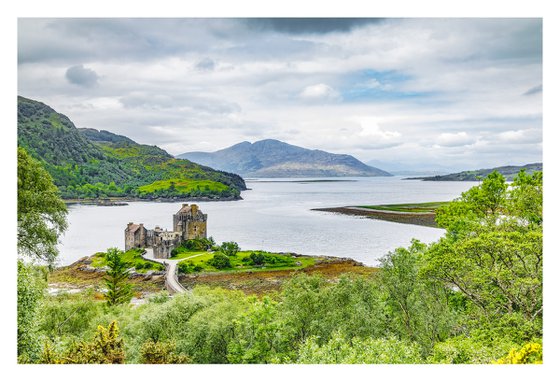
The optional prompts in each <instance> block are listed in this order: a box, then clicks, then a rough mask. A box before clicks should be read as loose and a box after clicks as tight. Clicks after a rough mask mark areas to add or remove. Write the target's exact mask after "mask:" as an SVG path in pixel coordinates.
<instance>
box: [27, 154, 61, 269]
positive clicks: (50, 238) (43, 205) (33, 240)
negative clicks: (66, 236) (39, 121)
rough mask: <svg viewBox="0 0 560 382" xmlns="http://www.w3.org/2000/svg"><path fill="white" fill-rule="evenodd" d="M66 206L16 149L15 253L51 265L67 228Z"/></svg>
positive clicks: (48, 180)
mask: <svg viewBox="0 0 560 382" xmlns="http://www.w3.org/2000/svg"><path fill="white" fill-rule="evenodd" d="M66 214H67V210H66V205H65V204H64V202H63V201H62V200H61V199H60V195H59V192H58V189H57V188H56V186H55V185H54V184H53V182H52V178H51V176H50V175H49V174H48V173H47V172H46V171H45V169H43V167H42V166H41V165H40V164H39V162H37V161H36V160H34V159H33V158H31V157H30V156H29V155H28V154H27V152H26V151H25V150H24V149H23V148H21V147H18V205H17V217H18V230H17V239H18V240H17V243H18V253H19V254H22V255H26V256H30V257H31V258H33V259H40V260H45V261H47V262H48V263H50V264H52V263H53V262H54V260H55V258H56V256H57V255H58V250H57V248H56V245H57V243H58V237H59V236H60V235H61V234H62V232H64V230H65V229H66V227H67V222H66Z"/></svg>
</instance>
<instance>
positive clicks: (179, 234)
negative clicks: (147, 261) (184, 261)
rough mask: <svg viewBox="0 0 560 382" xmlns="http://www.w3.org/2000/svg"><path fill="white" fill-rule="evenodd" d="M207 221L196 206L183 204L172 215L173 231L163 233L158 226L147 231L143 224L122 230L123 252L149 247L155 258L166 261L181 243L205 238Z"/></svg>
mask: <svg viewBox="0 0 560 382" xmlns="http://www.w3.org/2000/svg"><path fill="white" fill-rule="evenodd" d="M207 220H208V215H207V214H204V213H202V211H201V210H199V209H198V206H197V205H196V204H191V205H190V206H189V205H188V204H183V206H182V207H181V209H180V210H179V211H178V212H177V213H176V214H174V215H173V231H167V230H165V231H164V230H162V229H161V228H160V227H159V226H156V227H155V228H154V229H151V230H148V229H146V228H145V227H144V224H134V223H132V222H130V223H128V225H127V226H126V228H125V230H124V243H125V250H127V251H128V250H129V249H131V248H150V247H151V248H153V251H154V257H155V258H158V259H167V258H169V257H171V251H172V250H173V249H175V248H176V247H178V246H179V245H180V244H181V243H182V242H183V241H186V240H191V239H201V238H206V237H207V236H206V235H207V233H206V221H207Z"/></svg>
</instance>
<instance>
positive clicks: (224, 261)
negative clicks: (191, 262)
mask: <svg viewBox="0 0 560 382" xmlns="http://www.w3.org/2000/svg"><path fill="white" fill-rule="evenodd" d="M208 264H209V265H211V266H213V267H214V268H216V269H225V268H231V262H230V260H229V257H228V256H226V255H224V254H222V253H220V252H218V253H216V254H214V256H212V258H211V259H210V260H208Z"/></svg>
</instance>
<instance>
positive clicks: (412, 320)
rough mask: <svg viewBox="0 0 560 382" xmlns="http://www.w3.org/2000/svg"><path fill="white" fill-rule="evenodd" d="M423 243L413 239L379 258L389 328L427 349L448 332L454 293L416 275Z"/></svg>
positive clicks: (450, 325)
mask: <svg viewBox="0 0 560 382" xmlns="http://www.w3.org/2000/svg"><path fill="white" fill-rule="evenodd" d="M426 249H427V247H426V245H425V244H422V243H420V242H419V241H417V240H413V242H412V245H411V246H410V247H409V248H408V249H405V248H397V249H396V250H395V251H393V252H390V253H389V254H388V255H387V256H385V257H384V258H382V260H381V265H382V266H381V286H382V288H383V289H384V290H385V291H386V293H387V300H386V301H387V304H388V308H389V311H390V312H391V315H390V316H391V318H392V323H391V325H390V328H391V330H393V331H395V332H396V333H397V334H399V335H400V336H401V337H404V338H407V339H409V340H411V341H415V342H417V343H419V344H421V345H422V346H423V349H424V351H425V352H427V351H429V350H430V349H431V347H432V346H433V344H434V343H436V342H439V341H442V340H444V339H445V338H447V337H448V336H449V335H450V332H451V330H452V328H453V325H454V321H455V317H454V314H453V311H452V309H451V306H450V304H449V296H450V295H451V294H453V293H454V292H453V291H452V290H449V289H448V288H446V287H445V285H444V284H443V283H441V282H439V281H434V280H430V279H429V278H427V277H424V276H423V275H422V274H420V267H421V265H422V256H423V255H424V253H425V252H426Z"/></svg>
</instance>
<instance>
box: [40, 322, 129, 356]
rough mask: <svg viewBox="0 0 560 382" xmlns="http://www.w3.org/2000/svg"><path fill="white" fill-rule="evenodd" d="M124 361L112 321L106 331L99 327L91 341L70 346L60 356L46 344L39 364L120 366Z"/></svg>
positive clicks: (116, 328)
mask: <svg viewBox="0 0 560 382" xmlns="http://www.w3.org/2000/svg"><path fill="white" fill-rule="evenodd" d="M124 360H125V353H124V343H123V340H122V338H121V337H120V336H119V328H118V326H117V323H116V322H115V321H113V322H111V324H110V325H109V327H108V328H107V329H106V328H104V327H103V326H101V325H100V326H99V327H98V328H97V333H96V335H95V337H94V339H93V340H92V341H90V342H84V341H82V342H79V343H75V344H72V346H71V347H70V349H68V350H67V351H66V352H64V353H62V354H57V352H56V351H55V350H54V349H53V347H52V346H51V345H50V344H49V343H48V342H47V343H46V344H45V347H44V349H43V354H42V359H41V363H47V364H49V363H50V364H53V363H54V364H120V363H124Z"/></svg>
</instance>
